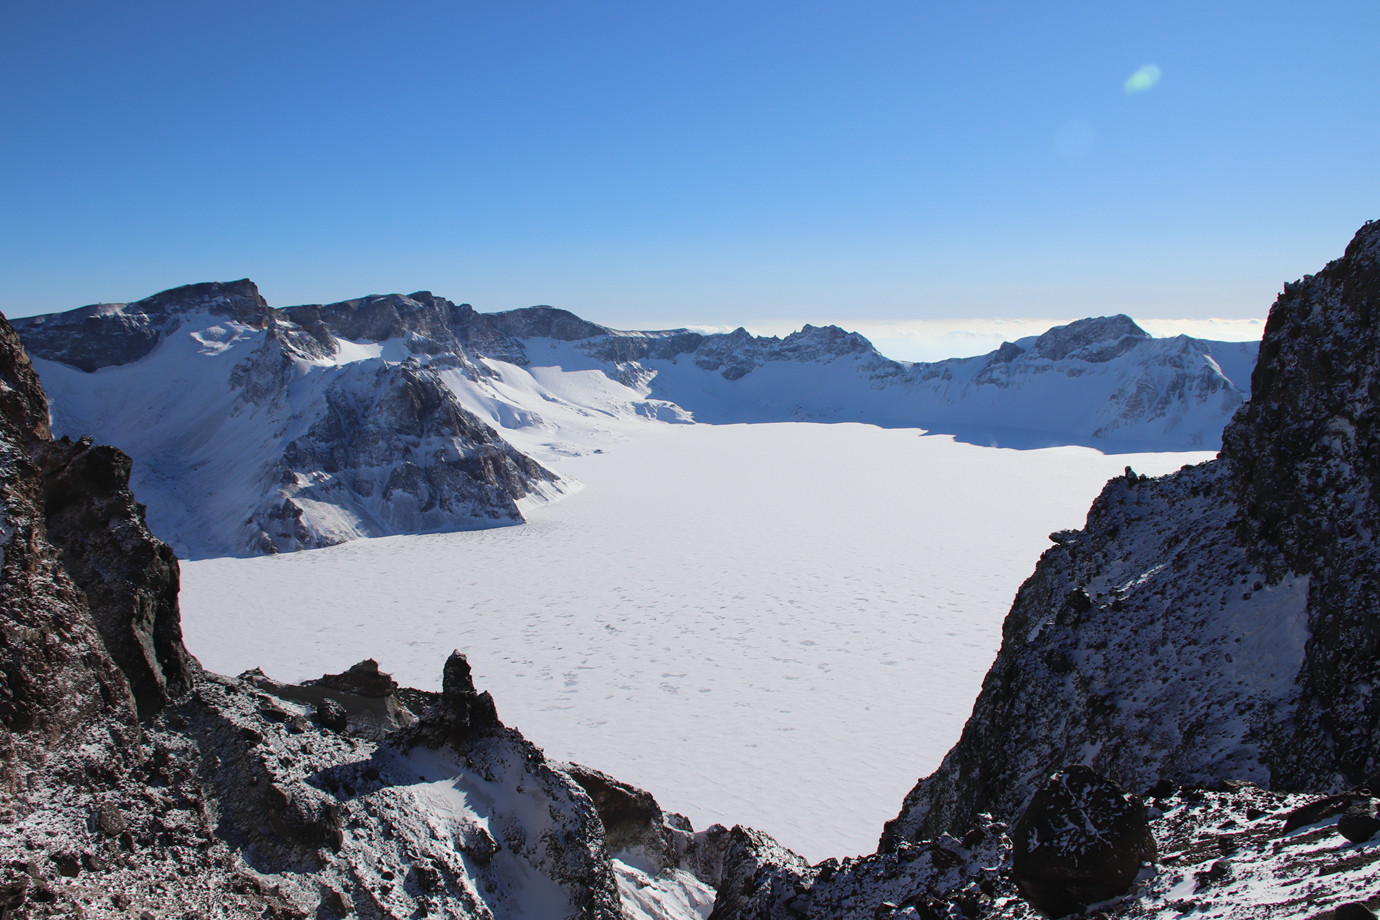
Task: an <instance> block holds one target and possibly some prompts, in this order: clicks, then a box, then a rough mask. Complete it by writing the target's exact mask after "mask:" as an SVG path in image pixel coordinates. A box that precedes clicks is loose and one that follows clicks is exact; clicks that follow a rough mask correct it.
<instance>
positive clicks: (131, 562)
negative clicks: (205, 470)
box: [37, 438, 196, 718]
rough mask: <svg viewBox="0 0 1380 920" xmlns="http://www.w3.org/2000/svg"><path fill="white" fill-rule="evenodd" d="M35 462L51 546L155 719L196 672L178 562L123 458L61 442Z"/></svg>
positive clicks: (139, 701) (140, 703) (145, 712)
mask: <svg viewBox="0 0 1380 920" xmlns="http://www.w3.org/2000/svg"><path fill="white" fill-rule="evenodd" d="M37 456H38V457H39V460H40V463H41V464H42V465H43V468H44V500H45V502H46V507H47V523H48V536H49V539H50V540H52V541H53V543H54V544H56V545H57V546H58V547H60V548H61V550H62V563H63V566H64V567H65V568H66V569H67V571H68V572H69V573H70V574H71V576H72V578H73V580H75V581H76V583H77V585H78V586H79V587H80V588H81V589H82V591H83V592H84V593H85V594H86V600H87V603H88V605H89V607H90V610H91V616H92V618H93V619H94V621H95V623H96V628H97V629H99V630H100V633H101V638H102V639H103V640H104V641H105V647H106V650H107V651H108V652H109V653H110V656H111V657H112V658H113V659H115V663H116V664H117V665H119V667H120V670H122V671H124V673H125V677H126V679H127V680H128V681H129V686H130V690H131V692H133V694H134V702H135V705H136V706H137V708H138V712H139V716H140V718H148V717H149V716H151V715H152V714H154V713H155V712H157V711H158V710H159V709H161V708H162V707H163V705H165V704H166V703H167V702H168V700H169V699H171V698H172V697H175V696H177V695H179V694H182V693H185V692H186V691H187V690H188V689H189V688H190V687H191V683H192V674H193V671H194V669H195V668H196V662H195V660H194V659H193V658H192V657H191V656H190V655H189V654H188V653H187V649H186V648H185V647H184V646H183V644H182V625H181V619H180V616H179V614H178V609H177V589H178V582H179V571H178V566H177V557H176V556H175V555H174V554H173V551H172V548H171V547H169V546H168V545H167V544H166V543H164V542H162V541H161V540H159V539H158V538H156V537H155V536H153V534H151V533H149V529H148V527H147V525H146V524H145V523H144V508H143V506H142V505H140V504H138V503H137V502H136V501H135V500H134V495H133V493H131V492H130V491H129V470H130V460H129V457H128V456H126V455H125V454H124V453H122V452H121V451H119V450H116V449H115V448H113V447H100V446H95V445H93V444H92V443H91V440H90V439H89V438H82V439H81V440H80V441H77V442H75V443H73V442H72V441H69V440H67V439H66V438H63V439H62V440H60V441H52V442H48V443H46V444H44V445H43V447H42V449H41V450H40V451H38V453H37Z"/></svg>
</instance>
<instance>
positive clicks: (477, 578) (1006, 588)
mask: <svg viewBox="0 0 1380 920" xmlns="http://www.w3.org/2000/svg"><path fill="white" fill-rule="evenodd" d="M603 451H604V452H602V453H597V454H588V455H585V456H581V457H570V458H567V459H565V460H563V461H562V462H561V463H560V464H559V470H560V472H562V473H565V474H569V475H573V476H574V477H576V478H578V479H579V480H581V481H583V482H584V483H585V486H586V487H585V488H584V489H583V490H582V491H580V492H579V493H577V494H575V495H573V496H571V497H569V498H567V499H565V500H564V501H562V502H560V503H557V504H554V505H549V506H546V507H543V508H539V509H535V510H533V511H531V512H529V517H530V523H529V524H527V525H524V526H520V527H511V528H503V529H498V530H486V531H477V532H468V533H450V534H427V535H420V536H410V537H393V538H385V539H376V540H360V541H356V542H353V543H348V544H344V545H341V546H336V547H331V548H329V549H324V550H316V551H311V552H302V553H294V554H290V555H286V556H278V557H261V558H250V559H207V560H203V561H197V562H188V563H184V564H183V580H182V585H183V587H182V612H183V628H184V631H185V635H186V639H187V644H188V647H189V648H190V649H191V650H192V652H193V653H194V654H196V655H197V656H198V657H200V659H201V660H202V662H203V663H204V664H205V665H206V666H207V667H209V668H211V669H212V670H215V671H219V672H222V673H232V674H233V673H238V672H240V671H243V670H245V669H247V668H250V667H254V666H261V667H263V668H264V670H265V671H266V672H268V673H269V674H270V675H272V676H273V677H275V678H279V679H285V680H295V679H302V678H307V677H315V676H319V675H320V674H323V673H326V672H336V671H339V670H341V669H342V668H343V667H345V666H347V665H349V664H351V663H353V662H355V661H358V660H360V659H363V658H368V657H372V658H376V659H377V660H378V661H379V663H380V665H381V666H382V667H383V668H384V670H387V671H390V672H391V673H393V674H394V676H395V677H397V679H398V680H399V681H400V682H402V683H403V684H408V685H413V686H418V687H423V688H432V689H434V688H437V687H438V686H439V683H440V676H441V666H442V664H443V662H444V661H445V658H446V655H447V654H448V653H449V652H450V650H451V649H452V648H460V649H463V650H465V651H466V652H467V653H468V654H469V659H470V662H471V663H472V664H473V666H474V670H475V679H476V683H477V684H478V686H479V687H480V688H481V689H486V690H490V691H492V693H493V694H494V697H495V699H496V701H497V703H498V709H499V715H500V717H501V718H503V720H504V721H505V722H506V723H508V724H510V725H515V726H517V727H518V728H520V729H522V731H523V732H524V733H525V734H526V735H527V736H528V738H530V739H531V740H532V741H534V742H535V743H537V744H538V745H541V746H542V747H544V748H545V749H546V751H547V753H548V755H550V756H551V757H553V758H555V759H560V760H573V761H576V762H580V763H586V764H589V765H591V766H594V767H597V768H598V769H601V770H604V771H607V772H609V773H611V774H613V775H614V776H617V777H618V778H619V779H622V780H624V781H626V782H630V783H633V784H635V785H638V786H641V787H643V788H646V789H648V790H649V791H651V792H652V793H653V794H655V795H656V796H657V798H658V800H659V801H660V803H661V804H662V806H663V807H664V808H666V809H668V810H672V811H679V812H682V813H684V814H686V815H688V816H689V817H690V818H691V820H692V821H693V822H694V823H695V826H696V827H704V826H706V825H708V824H710V823H712V822H716V821H717V822H722V823H727V824H730V825H731V824H733V823H742V824H747V825H751V826H754V827H757V828H759V829H761V830H764V831H766V832H768V833H770V834H772V835H774V836H776V837H777V838H778V839H779V840H780V841H781V842H782V843H784V844H785V845H787V846H789V847H791V848H793V849H796V850H798V851H799V852H801V853H802V854H804V855H805V856H806V857H808V858H809V859H811V860H818V859H822V858H824V857H826V856H844V855H850V854H856V853H865V852H870V851H872V850H873V849H874V848H875V846H876V841H877V836H878V834H879V833H880V830H881V826H882V823H883V821H884V820H886V819H888V818H890V817H892V816H894V815H895V813H896V809H897V808H898V807H899V804H900V802H901V800H902V798H903V797H904V795H905V793H906V791H907V790H908V789H909V788H910V787H911V785H912V784H913V783H914V782H915V780H916V778H917V777H918V776H920V775H922V774H926V773H929V772H930V771H931V770H932V769H933V768H934V767H935V766H937V765H938V763H939V760H940V759H941V757H942V755H943V754H944V752H945V751H946V750H947V749H948V748H949V746H950V745H951V744H953V742H954V741H955V740H957V738H958V735H959V732H960V730H961V728H962V725H963V722H964V720H965V719H966V718H967V715H968V712H969V710H970V708H971V706H972V702H973V699H974V698H975V697H976V695H977V691H978V688H979V686H980V684H981V681H982V677H983V674H984V673H985V672H986V670H987V667H988V665H989V664H990V663H991V660H992V658H993V656H994V655H995V653H996V650H997V647H998V645H999V643H1000V630H1001V622H1002V619H1003V617H1004V616H1005V614H1006V611H1007V609H1008V607H1009V606H1010V603H1011V599H1012V597H1013V596H1014V594H1015V591H1016V588H1017V586H1018V585H1019V584H1020V582H1021V581H1022V580H1023V579H1024V578H1025V577H1026V576H1027V575H1029V573H1030V572H1031V571H1032V569H1033V568H1034V565H1035V560H1036V558H1037V557H1038V556H1039V554H1040V552H1041V551H1042V550H1043V549H1044V548H1045V547H1046V546H1048V545H1049V544H1048V534H1049V533H1050V532H1051V531H1054V530H1059V529H1063V528H1070V527H1079V526H1081V525H1082V522H1083V518H1084V515H1085V514H1086V512H1087V508H1088V505H1089V504H1090V503H1091V500H1092V498H1093V497H1094V496H1095V495H1096V494H1097V492H1098V491H1099V490H1100V489H1101V487H1102V484H1103V482H1104V481H1105V480H1106V479H1107V478H1109V477H1110V476H1113V475H1116V474H1118V473H1120V472H1121V471H1122V468H1123V466H1125V465H1126V464H1128V463H1129V464H1131V465H1132V466H1133V467H1134V468H1135V469H1136V470H1137V471H1138V472H1145V473H1159V472H1166V471H1169V470H1171V469H1174V468H1177V467H1178V466H1180V465H1182V464H1184V463H1187V462H1197V461H1199V460H1204V459H1208V458H1209V456H1210V455H1209V454H1207V453H1202V452H1199V453H1193V454H1185V453H1175V454H1147V455H1127V454H1120V455H1116V456H1106V455H1103V454H1100V453H1098V452H1096V451H1093V450H1089V449H1085V448H1076V447H1064V448H1054V449H1047V450H1032V451H1016V450H1003V449H994V448H986V447H978V446H973V445H971V444H965V443H960V442H955V441H954V440H952V439H951V438H947V437H939V436H926V435H923V434H922V433H920V432H918V431H916V430H914V429H881V428H875V427H871V426H866V425H859V424H837V425H818V424H800V423H794V424H770V425H724V426H712V425H693V426H677V425H648V426H643V427H641V429H640V434H639V436H638V437H636V438H634V439H632V440H626V441H612V440H611V441H609V442H607V443H606V445H605V447H604V449H603Z"/></svg>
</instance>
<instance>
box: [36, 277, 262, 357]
mask: <svg viewBox="0 0 1380 920" xmlns="http://www.w3.org/2000/svg"><path fill="white" fill-rule="evenodd" d="M198 311H205V312H207V313H210V314H212V315H214V316H223V317H225V318H226V319H231V320H234V321H236V322H241V323H244V324H245V325H247V326H252V327H254V328H264V327H265V326H266V325H268V324H269V323H271V322H272V312H273V311H272V309H271V308H270V307H269V306H268V302H267V301H265V300H264V299H263V297H262V296H261V295H260V294H259V289H258V287H257V286H256V285H255V284H254V282H252V281H250V280H249V279H247V278H244V279H241V280H239V281H226V282H219V281H210V282H203V283H200V284H188V285H184V286H182V287H176V288H172V289H170V290H167V291H162V292H161V293H158V294H154V295H153V296H152V297H146V298H144V299H143V300H139V301H135V302H134V303H107V304H94V305H92V306H87V307H79V308H78V309H76V310H68V311H67V312H65V313H51V314H48V315H46V316H31V317H25V318H23V319H18V320H15V322H14V327H15V329H17V330H18V331H19V333H20V334H21V335H22V336H23V339H24V347H25V348H27V349H28V350H29V351H30V352H31V353H33V354H34V355H37V356H38V357H40V358H45V359H47V360H49V361H59V362H61V363H63V364H70V365H71V366H73V367H76V368H80V369H81V370H84V371H87V372H88V373H89V372H91V371H95V370H98V369H100V368H102V367H112V366H116V365H120V364H129V363H131V362H134V361H138V360H139V359H140V358H142V357H144V356H145V355H147V354H148V353H149V352H151V351H153V349H154V347H155V346H157V344H158V343H159V342H160V341H162V340H163V338H164V337H165V336H166V335H167V334H168V333H169V332H170V331H171V330H172V329H173V328H174V327H175V326H176V324H177V318H178V317H179V316H182V315H185V314H188V313H193V312H198Z"/></svg>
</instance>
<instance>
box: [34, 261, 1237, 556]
mask: <svg viewBox="0 0 1380 920" xmlns="http://www.w3.org/2000/svg"><path fill="white" fill-rule="evenodd" d="M16 328H17V329H18V330H19V333H20V335H21V337H22V338H23V339H24V341H25V342H26V344H27V346H28V347H29V348H30V349H31V350H32V352H33V354H34V355H35V356H36V363H35V366H36V367H37V368H38V369H39V372H40V374H41V375H42V378H43V380H44V385H45V387H46V388H47V390H48V391H49V394H50V399H51V402H52V406H53V424H54V427H55V430H56V431H58V432H59V433H64V434H67V433H70V434H82V433H90V434H92V435H93V436H94V437H96V438H97V439H98V440H101V441H105V442H110V443H114V444H118V445H119V446H121V447H122V448H123V449H124V450H126V451H128V452H129V453H130V454H131V456H133V457H134V458H135V461H136V464H135V468H134V484H135V487H136V488H137V489H138V490H139V492H140V494H141V495H143V496H145V498H146V500H147V502H148V504H149V507H150V509H151V510H150V520H151V521H152V524H153V526H154V527H155V529H157V530H158V532H159V533H161V534H163V535H164V536H166V537H167V539H168V540H169V541H170V542H172V544H173V545H174V546H175V547H176V548H177V549H178V551H179V552H180V553H182V554H183V555H184V556H187V557H203V556H209V555H218V554H242V553H260V552H270V553H271V552H282V551H289V550H294V549H300V548H310V547H317V546H325V545H330V544H334V543H340V542H343V541H346V540H350V539H354V538H357V537H364V536H381V535H387V534H397V533H416V532H422V531H428V530H456V529H473V528H480V527H487V526H493V525H497V524H511V523H517V522H519V521H521V520H522V514H521V510H520V509H521V508H522V507H523V506H524V505H526V504H530V503H532V502H540V501H544V500H546V499H549V498H552V497H554V496H557V495H559V494H560V493H561V492H563V491H566V490H568V489H569V488H571V487H573V486H574V484H573V483H571V482H569V481H566V480H563V479H562V478H561V477H560V476H559V475H557V474H556V473H553V472H551V471H549V470H547V469H545V468H544V467H543V466H541V465H540V464H541V463H551V462H558V461H559V460H560V458H561V457H564V456H571V455H579V454H585V453H589V452H591V451H594V450H598V449H599V448H600V446H601V445H604V444H606V443H608V442H610V441H613V440H620V439H623V438H626V437H628V436H630V435H631V434H632V433H633V432H635V431H637V430H638V429H639V428H641V427H642V426H645V425H646V424H648V423H649V422H672V423H685V422H692V421H700V422H710V423H723V422H765V421H831V422H836V421H860V422H867V423H870V424H876V425H880V426H885V427H917V428H925V429H928V430H932V431H944V432H950V433H954V434H955V435H957V436H958V437H960V438H962V439H965V440H971V441H974V442H976V443H981V444H995V445H1006V446H1015V447H1043V446H1053V445H1061V444H1087V445H1091V446H1095V447H1098V448H1099V449H1102V450H1109V451H1112V450H1115V451H1122V450H1132V449H1139V450H1187V449H1211V448H1214V447H1216V446H1217V444H1218V443H1219V438H1220V431H1221V427H1222V425H1223V424H1224V422H1225V420H1226V419H1227V417H1228V416H1229V415H1230V413H1231V412H1232V411H1234V410H1235V408H1236V407H1237V406H1239V405H1240V404H1241V402H1242V400H1243V399H1244V397H1245V393H1244V389H1243V386H1241V385H1239V384H1238V383H1236V382H1233V379H1232V377H1231V376H1229V375H1230V374H1235V375H1237V378H1236V379H1238V380H1239V379H1240V375H1241V373H1242V371H1241V368H1242V367H1244V365H1245V364H1246V362H1247V361H1248V359H1249V356H1250V354H1251V353H1252V352H1253V349H1254V346H1253V345H1250V344H1239V343H1238V344H1228V343H1212V342H1201V341H1197V340H1193V339H1186V338H1179V339H1172V340H1156V339H1152V338H1150V337H1149V336H1148V335H1146V333H1144V332H1143V331H1142V330H1140V328H1139V327H1137V326H1136V325H1135V324H1134V323H1133V322H1131V320H1130V319H1128V318H1126V317H1124V316H1119V317H1109V318H1102V319H1094V320H1083V321H1080V322H1077V323H1073V324H1071V325H1069V326H1066V327H1058V328H1056V329H1052V330H1050V331H1049V332H1047V333H1045V334H1044V335H1042V336H1039V337H1037V338H1034V339H1029V340H1025V341H1023V342H1020V343H1016V344H1008V345H1005V346H1003V347H1002V348H1001V349H1000V350H999V351H997V352H994V353H992V354H990V355H985V356H982V357H978V358H967V359H954V360H951V361H944V362H939V363H937V364H903V363H899V362H896V361H891V360H889V359H887V358H884V357H883V356H881V355H880V354H878V353H877V352H876V350H875V349H873V348H872V346H871V345H870V343H868V341H867V340H866V339H864V338H863V337H862V336H859V335H857V334H853V333H846V332H844V331H843V330H841V329H838V328H837V327H832V326H830V327H823V328H817V327H813V326H806V327H805V328H803V329H802V330H800V331H799V332H796V333H793V334H791V335H789V336H786V337H785V338H784V339H777V338H774V337H772V338H762V337H755V336H752V335H750V334H749V333H747V332H746V331H745V330H743V329H739V330H737V331H735V332H733V333H730V334H727V335H701V334H698V333H693V332H687V331H684V330H674V331H670V332H615V331H613V330H610V329H606V328H604V327H601V326H597V325H595V324H593V323H589V322H587V321H585V320H582V319H580V318H579V317H576V316H574V315H572V314H570V313H567V312H565V311H563V310H557V309H555V308H552V307H532V308H528V309H524V310H513V311H509V312H507V313H495V314H480V313H476V312H475V311H474V310H473V309H472V308H471V307H469V306H468V305H467V304H459V305H456V304H453V303H451V302H450V301H448V300H445V299H444V298H439V297H435V296H434V295H432V294H430V293H428V292H425V291H422V292H418V293H415V294H411V295H408V296H406V297H404V296H400V295H396V294H394V295H387V296H371V297H366V298H361V299H358V300H352V301H345V302H342V303H336V304H327V305H307V306H300V307H292V308H289V309H286V310H275V309H273V308H271V307H269V306H268V305H267V304H266V303H265V302H264V300H263V298H262V297H260V296H259V293H258V290H257V289H256V288H255V287H254V285H253V284H252V283H250V282H248V281H237V282H231V283H228V284H201V285H192V286H189V287H185V288H178V289H175V290H171V291H166V292H163V293H161V294H158V295H155V296H154V297H150V298H147V299H146V300H143V301H139V302H137V303H133V304H104V305H98V306H93V307H83V308H81V309H79V310H74V311H71V312H69V313H63V314H54V315H50V316H40V317H34V318H30V319H25V320H20V321H18V322H17V323H16ZM529 454H530V455H531V456H528V455H529ZM534 458H535V459H534Z"/></svg>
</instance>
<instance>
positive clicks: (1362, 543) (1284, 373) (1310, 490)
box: [1222, 222, 1380, 783]
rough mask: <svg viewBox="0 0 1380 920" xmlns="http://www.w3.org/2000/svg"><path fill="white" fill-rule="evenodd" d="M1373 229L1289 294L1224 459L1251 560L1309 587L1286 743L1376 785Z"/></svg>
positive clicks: (1377, 416) (1378, 227)
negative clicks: (1294, 728) (1298, 693)
mask: <svg viewBox="0 0 1380 920" xmlns="http://www.w3.org/2000/svg"><path fill="white" fill-rule="evenodd" d="M1377 355H1380V222H1371V223H1369V224H1367V225H1366V226H1365V227H1363V228H1362V229H1361V231H1360V232H1359V233H1357V235H1356V238H1355V239H1354V240H1352V242H1351V245H1349V246H1348V247H1347V250H1346V254H1345V255H1344V256H1343V257H1342V258H1341V259H1338V260H1337V261H1335V262H1332V263H1331V264H1329V265H1328V266H1327V267H1326V268H1324V269H1323V270H1322V271H1320V272H1318V274H1316V275H1310V276H1308V277H1305V278H1304V279H1303V280H1302V281H1299V282H1297V283H1295V284H1291V285H1288V286H1286V287H1285V290H1284V293H1283V294H1282V295H1280V298H1279V299H1278V300H1277V301H1276V302H1275V306H1274V309H1272V310H1271V311H1270V319H1269V323H1268V325H1267V327H1266V332H1265V340H1264V342H1263V344H1262V347H1261V360H1260V363H1259V364H1258V365H1257V366H1256V371H1255V374H1254V376H1253V377H1252V378H1251V380H1252V386H1253V388H1254V389H1255V396H1254V397H1253V398H1252V400H1251V402H1250V404H1249V405H1247V406H1246V408H1245V409H1244V410H1242V412H1241V413H1240V414H1238V415H1237V417H1236V418H1235V419H1233V421H1232V423H1231V425H1230V426H1229V427H1228V429H1227V431H1226V434H1225V436H1224V443H1223V448H1222V455H1223V458H1224V460H1226V461H1227V462H1228V463H1229V466H1230V469H1231V471H1232V482H1233V487H1234V490H1235V494H1236V499H1237V503H1238V504H1239V506H1240V508H1241V511H1242V524H1243V526H1244V529H1245V531H1246V533H1247V534H1248V538H1249V540H1250V541H1251V546H1252V552H1253V555H1254V556H1255V557H1257V558H1259V559H1261V560H1263V561H1268V560H1271V558H1272V557H1275V558H1276V559H1277V561H1275V562H1273V564H1272V565H1271V566H1270V569H1271V574H1272V576H1273V578H1274V579H1278V578H1282V577H1286V573H1295V574H1297V575H1301V576H1306V577H1308V579H1309V590H1308V633H1309V639H1308V646H1307V655H1306V659H1305V664H1304V670H1303V672H1302V673H1301V675H1300V679H1301V685H1302V689H1303V700H1302V705H1301V711H1300V713H1299V730H1298V733H1297V738H1296V740H1295V744H1297V745H1301V746H1306V747H1307V748H1308V749H1309V750H1310V752H1316V754H1315V755H1314V757H1315V758H1316V759H1320V760H1325V761H1331V762H1334V763H1335V764H1336V768H1337V770H1338V772H1340V773H1341V774H1342V775H1343V776H1345V777H1346V779H1347V780H1348V781H1350V782H1353V783H1360V782H1363V781H1364V782H1367V783H1376V782H1380V696H1377V694H1380V615H1377V611H1380V361H1377Z"/></svg>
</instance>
